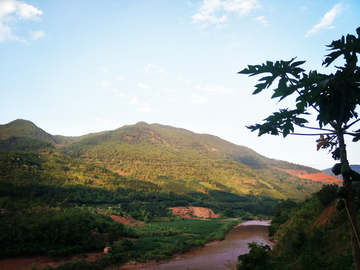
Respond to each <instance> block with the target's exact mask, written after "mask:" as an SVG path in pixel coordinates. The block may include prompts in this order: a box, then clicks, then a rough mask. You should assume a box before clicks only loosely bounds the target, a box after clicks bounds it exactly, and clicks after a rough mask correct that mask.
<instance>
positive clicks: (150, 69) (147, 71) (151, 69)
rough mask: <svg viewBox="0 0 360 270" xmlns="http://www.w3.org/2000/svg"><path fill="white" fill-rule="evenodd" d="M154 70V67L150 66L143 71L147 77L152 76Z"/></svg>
mask: <svg viewBox="0 0 360 270" xmlns="http://www.w3.org/2000/svg"><path fill="white" fill-rule="evenodd" d="M153 69H154V65H151V64H148V65H147V66H146V67H144V69H143V71H144V73H145V75H150V74H152V71H153Z"/></svg>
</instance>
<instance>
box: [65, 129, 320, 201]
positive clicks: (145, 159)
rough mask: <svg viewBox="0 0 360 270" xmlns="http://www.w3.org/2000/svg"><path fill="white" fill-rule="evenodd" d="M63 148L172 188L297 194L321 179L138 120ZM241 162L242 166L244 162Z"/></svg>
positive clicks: (200, 136)
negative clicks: (306, 178) (301, 174)
mask: <svg viewBox="0 0 360 270" xmlns="http://www.w3.org/2000/svg"><path fill="white" fill-rule="evenodd" d="M63 151H64V152H65V153H66V154H67V155H70V156H71V157H73V158H79V159H81V160H82V161H84V162H87V163H93V164H96V165H98V166H103V167H105V168H106V169H109V170H112V171H114V172H116V173H118V174H120V175H124V176H127V177H129V178H134V179H140V180H143V181H150V182H153V183H156V184H157V185H159V186H162V187H163V188H164V189H166V190H167V189H169V188H172V190H173V191H174V192H184V191H186V189H187V188H188V189H192V190H193V189H195V190H198V191H202V192H206V193H207V192H209V191H211V190H214V189H215V190H216V189H219V190H224V191H228V192H233V193H238V194H253V195H269V196H273V197H277V198H285V197H290V198H299V199H303V198H304V196H305V195H306V194H309V193H311V192H313V191H315V190H317V189H318V188H319V186H320V184H321V183H314V182H313V181H308V180H301V179H300V178H298V177H296V176H292V175H290V174H288V173H286V172H283V171H280V170H277V169H274V167H278V168H287V169H303V170H307V171H308V172H315V171H316V170H314V169H312V168H308V167H304V166H299V165H295V164H291V163H287V162H282V161H276V160H272V159H267V158H265V157H263V156H261V155H259V154H257V153H256V152H254V151H253V150H251V149H249V148H247V147H244V146H238V145H235V144H232V143H229V142H227V141H225V140H222V139H220V138H218V137H215V136H212V135H206V134H196V133H193V132H190V131H188V130H185V129H180V128H174V127H170V126H163V125H159V124H151V125H149V124H146V123H144V122H140V123H138V124H136V125H132V126H124V127H122V128H119V129H117V130H114V131H109V132H107V133H105V134H99V135H96V136H93V137H90V138H85V139H82V140H80V141H77V142H74V143H72V144H70V145H68V146H66V147H64V149H63ZM245 164H246V165H245Z"/></svg>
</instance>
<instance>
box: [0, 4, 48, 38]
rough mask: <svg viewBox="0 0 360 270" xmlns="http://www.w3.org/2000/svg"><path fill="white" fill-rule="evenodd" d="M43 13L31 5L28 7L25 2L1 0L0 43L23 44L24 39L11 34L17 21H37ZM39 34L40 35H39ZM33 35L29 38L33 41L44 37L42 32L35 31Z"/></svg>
mask: <svg viewBox="0 0 360 270" xmlns="http://www.w3.org/2000/svg"><path fill="white" fill-rule="evenodd" d="M42 14H43V12H42V11H41V10H39V9H37V8H36V7H34V6H32V5H28V4H26V3H25V2H20V1H15V0H1V1H0V43H2V42H4V41H6V40H13V41H21V42H25V39H24V38H20V37H17V36H15V35H14V34H13V33H12V27H14V25H15V24H16V23H17V22H18V21H19V20H32V21H39V20H40V15H42ZM40 32H41V33H42V34H40ZM34 33H35V34H34V35H32V34H31V33H30V36H31V37H32V39H33V40H35V39H37V38H40V37H44V36H45V35H44V32H42V31H35V32H34ZM36 33H37V34H36Z"/></svg>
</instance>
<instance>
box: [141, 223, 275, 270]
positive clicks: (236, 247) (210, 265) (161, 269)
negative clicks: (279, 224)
mask: <svg viewBox="0 0 360 270" xmlns="http://www.w3.org/2000/svg"><path fill="white" fill-rule="evenodd" d="M269 225H270V222H269V221H248V222H244V223H243V224H242V225H241V226H238V227H236V228H234V229H232V230H231V231H230V232H229V233H228V234H227V235H226V238H225V240H223V241H221V242H218V243H215V244H213V245H210V246H205V247H203V248H200V249H196V250H191V251H189V252H187V253H184V254H180V255H178V256H176V257H175V258H172V259H170V260H169V261H168V262H167V263H165V264H160V265H156V266H152V267H147V268H143V269H146V270H183V269H184V270H187V269H189V270H212V269H214V270H222V269H224V270H225V269H231V270H234V269H235V266H236V263H237V257H238V256H239V255H241V254H245V253H248V251H249V249H248V246H247V243H251V242H253V241H255V242H257V243H259V244H260V243H263V244H268V245H270V244H269V239H268V233H269V232H268V229H267V226H269Z"/></svg>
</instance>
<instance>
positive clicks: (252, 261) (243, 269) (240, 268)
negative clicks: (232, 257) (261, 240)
mask: <svg viewBox="0 0 360 270" xmlns="http://www.w3.org/2000/svg"><path fill="white" fill-rule="evenodd" d="M248 247H249V250H250V251H249V253H247V254H243V255H239V256H238V262H239V263H238V264H237V265H236V269H237V270H261V269H271V267H270V265H269V261H270V255H269V252H268V251H269V250H270V247H269V246H268V245H265V246H264V245H261V244H260V245H259V244H258V243H256V242H252V243H248Z"/></svg>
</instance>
